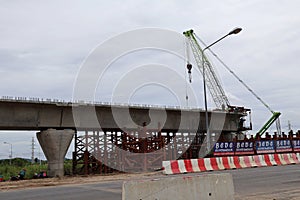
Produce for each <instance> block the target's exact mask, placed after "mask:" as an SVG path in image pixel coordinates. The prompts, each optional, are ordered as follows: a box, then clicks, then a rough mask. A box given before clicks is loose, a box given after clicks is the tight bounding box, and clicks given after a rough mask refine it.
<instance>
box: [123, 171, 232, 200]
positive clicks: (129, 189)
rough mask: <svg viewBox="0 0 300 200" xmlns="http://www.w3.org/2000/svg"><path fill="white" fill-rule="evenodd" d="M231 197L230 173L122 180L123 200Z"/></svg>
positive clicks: (224, 198) (219, 199) (226, 198)
mask: <svg viewBox="0 0 300 200" xmlns="http://www.w3.org/2000/svg"><path fill="white" fill-rule="evenodd" d="M170 199H172V200H173V199H174V200H196V199H197V200H199V199H201V200H233V199H234V187H233V180H232V176H231V174H228V173H226V174H225V173H224V174H204V175H193V176H176V177H166V178H159V179H149V180H133V181H126V182H124V183H123V192H122V200H170Z"/></svg>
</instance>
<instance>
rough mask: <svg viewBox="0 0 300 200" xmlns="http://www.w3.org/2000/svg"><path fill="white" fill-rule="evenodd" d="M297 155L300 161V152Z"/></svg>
mask: <svg viewBox="0 0 300 200" xmlns="http://www.w3.org/2000/svg"><path fill="white" fill-rule="evenodd" d="M296 157H297V159H298V161H300V153H296Z"/></svg>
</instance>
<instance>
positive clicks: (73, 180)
mask: <svg viewBox="0 0 300 200" xmlns="http://www.w3.org/2000/svg"><path fill="white" fill-rule="evenodd" d="M158 175H161V172H149V173H139V174H126V173H117V174H110V175H90V176H70V177H68V176H65V177H62V178H44V179H30V180H19V181H5V182H0V191H9V190H17V189H26V188H37V187H47V186H57V185H69V184H79V183H80V184H83V183H96V182H105V181H117V180H132V179H142V178H149V177H155V176H158Z"/></svg>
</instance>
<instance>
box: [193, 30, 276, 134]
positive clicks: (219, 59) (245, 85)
mask: <svg viewBox="0 0 300 200" xmlns="http://www.w3.org/2000/svg"><path fill="white" fill-rule="evenodd" d="M195 36H196V38H197V39H198V40H199V41H200V42H201V43H202V45H203V46H207V45H206V44H205V43H204V42H203V41H202V40H201V39H200V37H198V36H197V35H196V34H195ZM208 50H209V51H210V53H211V54H212V55H213V56H215V58H216V59H217V60H218V61H219V62H220V63H221V64H222V65H223V66H224V67H225V68H226V69H227V70H228V71H229V72H230V73H231V74H232V75H233V76H234V77H235V78H236V79H237V80H238V81H239V82H240V83H241V84H242V85H243V86H244V87H246V88H247V89H248V91H249V92H250V93H252V94H253V95H254V96H255V97H256V98H257V99H258V100H259V101H260V102H261V103H262V104H263V105H264V106H265V107H266V108H267V109H268V110H269V111H270V112H271V113H272V114H274V111H273V110H272V109H271V108H270V107H269V106H268V104H266V103H265V102H264V101H263V100H262V99H261V98H260V97H259V96H258V95H257V94H256V93H255V92H254V91H253V90H252V89H251V88H250V87H249V86H248V85H247V84H246V83H245V82H244V81H243V80H241V79H240V78H239V77H238V76H237V75H236V74H235V73H234V72H233V71H232V70H231V69H230V68H229V67H228V65H226V64H225V63H224V62H223V61H222V60H221V58H219V56H218V55H217V54H215V53H214V52H213V51H212V50H211V49H210V48H208ZM276 129H277V131H278V133H281V126H280V120H279V118H278V119H277V120H276Z"/></svg>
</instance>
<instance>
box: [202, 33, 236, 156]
mask: <svg viewBox="0 0 300 200" xmlns="http://www.w3.org/2000/svg"><path fill="white" fill-rule="evenodd" d="M241 30H242V28H235V29H233V30H232V31H230V32H229V33H227V34H226V35H224V36H223V37H221V38H220V39H218V40H216V41H215V42H213V43H211V44H210V45H208V46H206V47H205V48H204V49H203V50H202V67H203V69H202V70H203V73H202V75H203V92H204V107H205V126H206V138H207V146H206V148H207V153H209V152H210V150H211V141H210V131H209V124H208V111H207V95H206V81H205V60H204V59H205V55H204V51H205V50H207V49H209V48H210V47H211V46H213V45H215V44H216V43H218V42H220V41H221V40H223V39H224V38H226V37H227V36H229V35H232V34H238V33H239V32H241Z"/></svg>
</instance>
